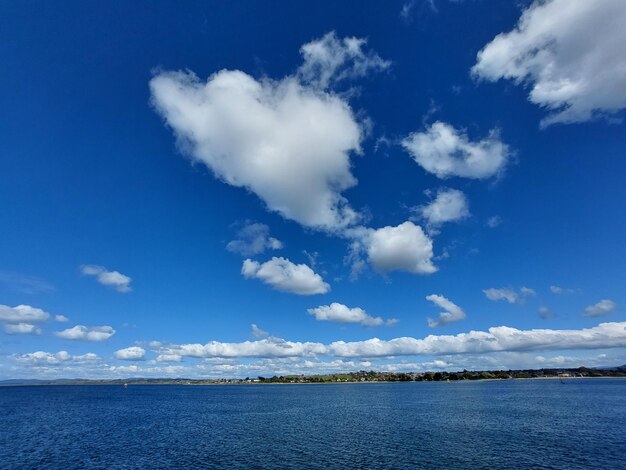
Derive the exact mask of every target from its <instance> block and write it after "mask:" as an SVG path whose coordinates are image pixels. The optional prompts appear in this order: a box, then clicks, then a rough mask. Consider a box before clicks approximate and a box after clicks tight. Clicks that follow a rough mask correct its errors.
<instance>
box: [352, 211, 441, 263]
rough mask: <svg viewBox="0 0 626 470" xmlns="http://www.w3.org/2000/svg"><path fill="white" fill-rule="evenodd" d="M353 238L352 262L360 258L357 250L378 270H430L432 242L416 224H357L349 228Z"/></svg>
mask: <svg viewBox="0 0 626 470" xmlns="http://www.w3.org/2000/svg"><path fill="white" fill-rule="evenodd" d="M347 235H348V236H349V237H351V238H353V240H354V241H353V245H352V250H353V255H354V256H353V259H352V261H353V262H357V263H359V262H361V260H360V258H359V257H358V253H359V252H360V251H365V252H366V253H367V258H368V260H369V261H370V263H372V265H373V266H374V268H376V269H377V270H379V271H408V272H411V273H414V274H432V273H434V272H436V271H437V268H436V267H435V265H434V264H433V262H432V260H433V242H432V240H431V239H430V238H428V236H427V235H426V234H425V233H424V231H423V230H422V228H421V227H420V226H419V225H415V224H414V223H413V222H410V221H407V222H404V223H402V224H400V225H397V226H395V227H393V226H387V227H382V228H379V229H376V230H374V229H368V228H364V227H357V228H356V229H354V230H351V231H348V232H347Z"/></svg>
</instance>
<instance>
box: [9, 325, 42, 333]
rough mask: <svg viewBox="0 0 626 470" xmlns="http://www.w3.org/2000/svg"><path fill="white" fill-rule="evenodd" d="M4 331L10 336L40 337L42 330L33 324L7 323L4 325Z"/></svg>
mask: <svg viewBox="0 0 626 470" xmlns="http://www.w3.org/2000/svg"><path fill="white" fill-rule="evenodd" d="M4 331H5V332H6V333H8V334H10V335H15V334H24V335H40V334H41V328H39V327H38V326H37V325H33V324H32V323H7V324H6V325H4Z"/></svg>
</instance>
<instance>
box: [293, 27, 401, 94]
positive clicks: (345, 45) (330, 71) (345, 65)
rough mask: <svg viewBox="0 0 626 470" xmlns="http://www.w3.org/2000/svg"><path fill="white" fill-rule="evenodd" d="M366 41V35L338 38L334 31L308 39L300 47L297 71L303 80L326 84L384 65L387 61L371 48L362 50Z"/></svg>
mask: <svg viewBox="0 0 626 470" xmlns="http://www.w3.org/2000/svg"><path fill="white" fill-rule="evenodd" d="M366 42H367V40H366V39H363V38H356V37H347V38H343V39H339V38H338V37H337V35H336V34H335V33H334V31H333V32H330V33H327V34H325V35H324V36H323V37H322V38H320V39H316V40H313V41H311V42H308V43H306V44H304V45H303V46H302V47H301V48H300V53H301V54H302V57H303V59H304V63H303V64H302V65H301V66H300V68H299V69H298V75H299V76H300V78H301V79H302V81H303V82H306V83H310V84H312V85H315V86H318V87H319V88H328V87H329V86H330V85H331V83H333V82H338V81H341V80H346V79H353V78H360V77H364V76H366V75H367V74H368V73H370V72H373V71H380V70H385V69H387V68H388V67H389V66H390V65H391V62H389V61H387V60H383V59H382V58H381V57H380V56H379V55H378V54H376V53H375V52H374V51H368V52H365V51H363V46H364V45H365V44H366Z"/></svg>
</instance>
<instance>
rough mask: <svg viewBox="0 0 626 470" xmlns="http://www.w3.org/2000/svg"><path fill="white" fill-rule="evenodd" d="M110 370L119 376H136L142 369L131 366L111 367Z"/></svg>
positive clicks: (134, 365)
mask: <svg viewBox="0 0 626 470" xmlns="http://www.w3.org/2000/svg"><path fill="white" fill-rule="evenodd" d="M109 370H110V371H111V372H115V373H117V374H134V373H137V372H139V371H140V370H141V369H140V368H139V366H138V365H136V364H131V365H129V366H111V367H109Z"/></svg>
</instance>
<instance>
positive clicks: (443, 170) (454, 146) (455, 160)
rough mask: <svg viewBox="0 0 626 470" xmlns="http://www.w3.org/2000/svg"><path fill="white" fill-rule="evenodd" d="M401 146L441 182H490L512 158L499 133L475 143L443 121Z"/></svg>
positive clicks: (415, 133) (408, 138)
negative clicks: (458, 179) (456, 179)
mask: <svg viewBox="0 0 626 470" xmlns="http://www.w3.org/2000/svg"><path fill="white" fill-rule="evenodd" d="M402 146H403V147H404V149H405V150H406V151H407V152H408V153H409V154H410V155H411V156H412V157H413V159H414V160H415V161H416V162H417V164H418V165H420V166H421V167H422V168H423V169H424V170H426V171H427V172H429V173H432V174H434V175H435V176H437V177H438V178H449V177H451V176H460V177H464V178H473V179H485V178H489V177H491V176H494V175H497V174H499V173H500V172H501V171H502V170H503V169H504V166H505V165H506V163H507V161H508V159H509V157H510V155H511V151H510V150H509V147H508V146H507V145H506V144H505V143H504V142H502V141H501V140H500V137H499V135H498V132H497V131H496V130H492V131H491V132H490V133H489V135H488V136H487V137H486V138H484V139H482V140H479V141H475V142H473V141H471V140H469V138H468V137H467V135H466V134H465V133H464V132H462V131H459V130H457V129H455V128H454V127H452V126H451V125H450V124H447V123H445V122H441V121H437V122H435V123H434V124H432V125H431V126H430V127H429V128H428V129H426V131H424V132H414V133H412V134H410V135H409V136H408V137H406V138H405V139H404V140H403V141H402Z"/></svg>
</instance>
